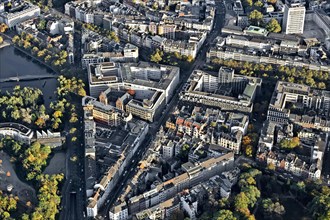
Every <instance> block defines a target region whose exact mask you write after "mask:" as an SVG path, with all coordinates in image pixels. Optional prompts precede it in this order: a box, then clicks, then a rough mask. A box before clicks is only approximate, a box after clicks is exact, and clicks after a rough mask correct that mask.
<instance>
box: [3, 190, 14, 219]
mask: <svg viewBox="0 0 330 220" xmlns="http://www.w3.org/2000/svg"><path fill="white" fill-rule="evenodd" d="M17 200H18V198H17V197H16V198H15V197H13V196H11V195H5V194H4V193H3V192H2V191H1V190H0V218H1V219H9V218H10V213H11V212H14V211H15V210H16V205H17Z"/></svg>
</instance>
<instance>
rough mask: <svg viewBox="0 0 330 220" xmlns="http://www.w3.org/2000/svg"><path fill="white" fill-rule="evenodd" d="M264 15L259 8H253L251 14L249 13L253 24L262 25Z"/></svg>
mask: <svg viewBox="0 0 330 220" xmlns="http://www.w3.org/2000/svg"><path fill="white" fill-rule="evenodd" d="M263 18H264V16H263V14H262V13H261V12H260V11H258V10H253V11H252V12H251V13H250V14H249V20H250V22H251V24H253V25H258V26H259V25H260V23H261V22H262V20H263Z"/></svg>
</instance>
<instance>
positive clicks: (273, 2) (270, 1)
mask: <svg viewBox="0 0 330 220" xmlns="http://www.w3.org/2000/svg"><path fill="white" fill-rule="evenodd" d="M267 2H268V3H270V4H273V5H274V4H276V2H277V0H267Z"/></svg>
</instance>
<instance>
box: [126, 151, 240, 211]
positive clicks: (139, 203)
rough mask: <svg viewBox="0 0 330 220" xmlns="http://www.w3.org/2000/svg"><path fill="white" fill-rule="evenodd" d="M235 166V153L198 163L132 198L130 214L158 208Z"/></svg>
mask: <svg viewBox="0 0 330 220" xmlns="http://www.w3.org/2000/svg"><path fill="white" fill-rule="evenodd" d="M233 166H234V153H226V154H221V155H219V156H217V157H212V158H210V159H208V160H206V161H204V162H200V163H196V164H195V165H193V166H192V167H190V168H189V170H187V172H185V173H183V174H181V175H179V176H177V177H174V178H173V179H170V180H168V181H166V182H164V183H160V184H159V185H157V186H156V188H154V189H152V190H149V191H147V192H145V193H143V194H141V195H138V196H135V197H132V198H130V199H129V202H128V211H129V214H134V213H137V212H140V211H141V210H145V209H148V208H150V207H153V206H156V205H158V204H159V203H161V202H163V201H166V200H168V199H170V198H173V197H174V196H175V195H176V194H177V193H179V192H181V191H183V190H184V189H189V188H191V187H194V186H196V185H198V184H199V183H201V182H203V181H206V180H208V179H209V178H211V177H212V176H215V175H217V174H219V173H221V172H224V171H228V170H231V169H233Z"/></svg>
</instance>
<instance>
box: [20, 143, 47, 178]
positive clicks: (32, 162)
mask: <svg viewBox="0 0 330 220" xmlns="http://www.w3.org/2000/svg"><path fill="white" fill-rule="evenodd" d="M50 153H51V149H50V147H49V146H44V145H41V144H40V143H39V142H34V143H33V144H32V145H31V146H30V147H29V148H28V149H26V151H25V152H24V159H23V161H22V164H23V167H24V168H25V169H26V170H27V171H28V174H27V175H28V178H27V179H28V180H30V179H32V178H34V177H35V176H36V175H37V174H38V173H41V172H42V170H41V169H42V167H43V166H45V165H46V164H47V159H48V156H49V154H50ZM29 174H30V175H29Z"/></svg>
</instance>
